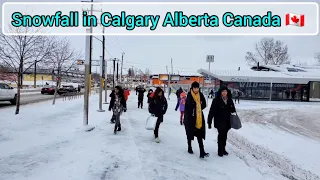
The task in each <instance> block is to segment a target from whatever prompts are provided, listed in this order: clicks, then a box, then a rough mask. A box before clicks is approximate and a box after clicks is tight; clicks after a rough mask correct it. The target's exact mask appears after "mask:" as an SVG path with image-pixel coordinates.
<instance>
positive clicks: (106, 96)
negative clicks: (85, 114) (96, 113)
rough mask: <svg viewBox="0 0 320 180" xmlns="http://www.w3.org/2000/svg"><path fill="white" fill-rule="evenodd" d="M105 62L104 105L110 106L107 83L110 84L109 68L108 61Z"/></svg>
mask: <svg viewBox="0 0 320 180" xmlns="http://www.w3.org/2000/svg"><path fill="white" fill-rule="evenodd" d="M104 62H105V70H104V72H105V79H104V101H105V102H104V104H109V103H108V87H107V83H108V68H107V61H106V60H104Z"/></svg>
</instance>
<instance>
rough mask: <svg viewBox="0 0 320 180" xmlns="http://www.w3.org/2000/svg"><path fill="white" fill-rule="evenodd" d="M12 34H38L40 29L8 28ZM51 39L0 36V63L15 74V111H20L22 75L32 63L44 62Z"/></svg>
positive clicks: (34, 36)
mask: <svg viewBox="0 0 320 180" xmlns="http://www.w3.org/2000/svg"><path fill="white" fill-rule="evenodd" d="M8 31H9V32H12V33H16V34H19V33H28V32H30V31H33V32H39V31H41V29H34V28H28V27H27V28H26V27H22V28H10V29H9V30H8ZM52 39H53V37H51V38H48V37H47V36H36V35H28V36H26V35H14V36H6V35H4V34H0V63H1V64H3V65H4V66H6V67H7V68H9V69H10V71H12V73H15V74H17V80H16V84H17V88H18V90H17V96H16V111H15V114H19V111H20V90H21V88H22V85H23V79H22V75H23V73H24V72H25V71H27V70H28V69H30V67H32V66H33V65H34V63H37V62H41V61H44V60H45V59H47V58H48V57H49V56H50V49H51V47H52Z"/></svg>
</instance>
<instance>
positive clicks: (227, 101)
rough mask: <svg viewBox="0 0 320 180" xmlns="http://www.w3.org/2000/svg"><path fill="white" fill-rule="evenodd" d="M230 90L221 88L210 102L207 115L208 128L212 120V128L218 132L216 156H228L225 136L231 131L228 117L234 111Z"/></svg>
mask: <svg viewBox="0 0 320 180" xmlns="http://www.w3.org/2000/svg"><path fill="white" fill-rule="evenodd" d="M229 92H230V90H229V89H228V88H227V87H225V86H222V87H221V88H220V89H219V91H218V93H217V97H215V98H214V99H213V100H212V104H211V108H210V111H209V115H208V127H209V129H211V124H212V119H213V118H214V127H215V128H216V129H217V130H218V155H219V156H220V157H222V156H223V155H228V154H229V153H228V152H227V151H226V144H227V135H228V131H229V130H230V129H231V124H230V115H231V113H235V112H236V109H235V106H234V103H233V101H232V99H231V93H229Z"/></svg>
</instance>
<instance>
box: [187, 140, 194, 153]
mask: <svg viewBox="0 0 320 180" xmlns="http://www.w3.org/2000/svg"><path fill="white" fill-rule="evenodd" d="M188 153H189V154H193V150H192V146H191V140H188Z"/></svg>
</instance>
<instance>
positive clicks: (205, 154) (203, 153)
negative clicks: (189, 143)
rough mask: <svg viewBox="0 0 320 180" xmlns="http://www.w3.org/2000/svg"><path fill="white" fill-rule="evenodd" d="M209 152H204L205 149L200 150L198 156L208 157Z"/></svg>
mask: <svg viewBox="0 0 320 180" xmlns="http://www.w3.org/2000/svg"><path fill="white" fill-rule="evenodd" d="M209 156H210V154H209V153H206V152H205V151H202V152H200V158H205V157H209Z"/></svg>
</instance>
